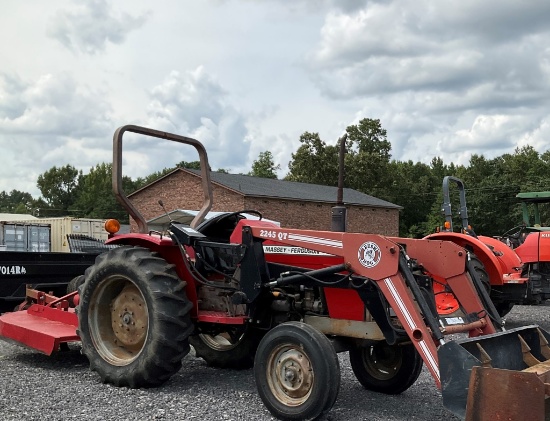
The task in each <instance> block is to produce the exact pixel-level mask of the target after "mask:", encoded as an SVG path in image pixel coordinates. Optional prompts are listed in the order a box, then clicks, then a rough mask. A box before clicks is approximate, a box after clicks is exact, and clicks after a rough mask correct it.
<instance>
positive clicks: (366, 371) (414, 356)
mask: <svg viewBox="0 0 550 421" xmlns="http://www.w3.org/2000/svg"><path fill="white" fill-rule="evenodd" d="M349 359H350V364H351V368H352V370H353V373H354V374H355V377H356V378H357V380H359V383H361V385H363V387H364V388H365V389H367V390H372V391H374V392H380V393H386V394H388V395H397V394H399V393H402V392H404V391H405V390H407V389H408V388H409V387H411V386H412V385H413V384H414V382H415V381H416V379H418V376H419V375H420V372H421V371H422V358H421V357H420V355H419V354H418V352H417V351H416V349H415V347H414V345H412V344H407V345H388V343H387V342H379V343H377V344H376V345H372V346H368V347H354V348H351V349H350V350H349Z"/></svg>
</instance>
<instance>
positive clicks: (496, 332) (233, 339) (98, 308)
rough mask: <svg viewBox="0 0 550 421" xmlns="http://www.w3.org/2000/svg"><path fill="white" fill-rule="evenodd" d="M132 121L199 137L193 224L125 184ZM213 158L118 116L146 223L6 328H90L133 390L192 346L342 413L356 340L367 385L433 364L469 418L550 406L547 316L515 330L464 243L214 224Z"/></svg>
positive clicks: (293, 399)
mask: <svg viewBox="0 0 550 421" xmlns="http://www.w3.org/2000/svg"><path fill="white" fill-rule="evenodd" d="M127 132H133V133H137V134H141V135H146V136H151V137H155V138H161V139H168V140H171V141H175V142H180V143H184V144H189V145H192V146H194V147H195V148H196V149H197V151H198V154H199V159H200V162H201V167H202V172H201V173H202V185H203V188H204V196H205V201H204V205H203V207H202V209H201V210H200V212H199V213H198V215H197V217H196V218H195V219H194V220H193V222H192V223H191V224H190V225H183V224H179V223H171V224H170V227H169V229H168V230H167V232H152V231H149V230H148V227H147V224H146V222H145V220H144V218H143V216H142V215H141V214H140V213H139V212H138V210H137V209H135V207H134V206H133V205H132V203H131V202H130V201H129V200H128V198H127V197H126V195H125V194H124V192H123V191H122V189H121V184H122V183H121V181H122V172H121V166H122V138H123V134H124V133H127ZM208 168H209V167H208V161H207V155H206V151H205V150H204V148H203V146H202V145H201V144H200V143H199V142H198V141H196V140H194V139H190V138H186V137H182V136H178V135H174V134H170V133H164V132H159V131H155V130H151V129H146V128H142V127H138V126H124V127H121V128H119V129H118V130H117V131H116V132H115V135H114V164H113V190H114V193H115V195H116V197H117V198H118V200H119V201H120V202H121V203H122V204H123V205H124V206H125V208H126V209H127V210H128V212H129V214H130V215H131V217H132V218H133V219H134V220H135V221H136V222H137V225H138V230H139V232H138V233H131V234H117V233H116V223H113V221H111V222H109V223H107V224H106V228H107V229H108V231H110V232H111V236H110V239H109V240H108V244H109V245H117V246H118V247H116V248H113V249H112V250H110V251H109V252H107V253H105V254H102V255H100V256H98V257H97V259H96V262H95V264H94V265H93V266H91V267H90V268H88V270H87V271H86V274H85V276H84V279H83V282H82V283H81V285H80V286H79V288H78V291H76V292H72V293H70V294H68V295H66V296H64V297H59V298H57V297H52V296H49V295H47V294H44V293H41V292H37V291H34V290H32V289H29V290H28V293H27V302H26V303H25V305H24V306H23V305H22V306H21V308H22V309H23V308H24V310H22V311H17V312H13V313H6V314H4V315H2V316H0V336H1V337H3V338H5V339H9V340H14V341H16V342H18V343H20V344H23V345H25V346H28V347H31V348H34V349H37V350H39V351H41V352H44V353H46V354H51V353H52V352H55V351H57V350H59V349H60V348H62V346H63V344H65V343H67V342H73V341H77V340H80V341H81V343H82V352H83V354H84V355H86V357H87V358H88V360H89V362H90V367H91V369H92V370H94V371H96V372H97V373H98V375H99V376H100V378H101V380H102V381H103V382H106V383H112V384H114V385H117V386H127V387H132V388H139V387H152V386H158V385H160V384H162V383H163V382H165V381H166V380H167V379H169V378H170V377H171V376H172V375H173V374H175V373H176V372H177V371H178V370H179V369H180V367H181V360H182V358H183V357H184V356H185V355H186V354H187V353H188V351H189V345H190V344H192V345H193V346H194V347H195V349H196V350H197V354H198V355H200V356H202V357H203V358H204V359H205V360H206V361H207V362H209V363H210V364H212V365H218V366H225V367H229V366H232V367H247V366H252V365H253V367H254V369H253V371H254V377H255V380H256V384H257V388H258V393H259V395H260V397H261V399H262V401H263V402H264V404H265V405H266V407H267V408H268V410H269V411H270V412H271V413H272V414H273V415H274V416H276V417H278V418H280V419H284V420H305V419H314V418H317V417H319V416H321V415H322V414H325V413H327V412H328V411H330V409H331V408H332V406H333V405H334V403H335V401H336V399H337V396H338V391H339V386H340V374H339V362H338V358H337V354H336V353H337V352H349V356H350V361H351V366H352V369H353V372H354V373H355V376H356V377H357V379H358V380H359V382H360V383H361V384H362V385H363V386H364V387H365V388H366V389H368V390H372V391H376V392H381V393H387V394H398V393H401V392H403V391H404V390H406V389H408V388H409V387H410V386H411V385H413V384H414V382H415V381H416V379H417V378H418V376H419V374H420V371H421V369H422V366H423V364H425V365H426V367H427V369H428V370H429V372H430V373H431V375H432V376H433V378H434V381H435V383H436V386H438V387H440V388H441V390H442V395H443V404H444V405H445V406H446V407H447V408H448V409H449V410H450V411H452V412H453V413H455V414H457V415H458V416H460V417H463V418H464V417H465V418H466V419H468V420H482V419H483V420H487V419H497V417H501V418H500V419H522V420H541V419H543V418H544V414H545V397H546V392H545V390H547V388H545V378H546V377H545V376H546V375H547V371H548V368H547V364H548V363H547V362H546V361H547V360H549V359H550V348H549V347H548V340H550V335H549V334H548V333H547V332H545V331H543V330H542V329H540V328H538V327H537V326H527V327H523V328H518V329H514V330H513V331H506V332H505V331H503V330H502V327H501V321H500V317H499V315H498V312H497V311H496V309H495V308H494V306H493V305H492V303H491V300H490V298H489V296H488V294H487V292H486V290H485V287H484V285H483V276H484V268H483V266H482V265H479V264H476V263H475V262H476V260H475V259H473V258H471V254H470V252H468V251H467V250H466V249H464V248H463V247H460V246H458V245H457V244H455V243H452V242H448V241H440V240H427V239H423V240H412V239H399V238H388V237H383V236H379V235H371V234H360V233H345V232H330V231H310V230H297V229H288V228H281V227H279V226H277V225H275V224H273V223H271V222H267V221H264V220H262V219H260V220H252V219H246V218H245V217H244V216H243V213H241V212H234V213H228V214H225V215H221V216H219V217H218V218H215V219H212V220H208V221H203V219H204V215H205V214H206V213H207V212H208V210H209V209H210V207H211V204H212V190H211V186H210V177H209V173H208ZM245 212H246V213H250V211H249V210H246V211H245ZM260 217H261V215H260ZM278 248H281V249H278ZM285 248H295V249H297V250H295V251H296V253H295V254H294V257H292V256H293V255H290V254H288V253H277V252H278V251H281V250H284V249H285ZM436 284H444V285H445V288H447V289H448V290H449V291H450V292H451V293H452V294H453V296H454V297H455V298H456V302H457V308H456V309H455V311H454V312H453V314H452V315H441V314H440V312H438V309H437V300H436V299H435V295H434V286H435V285H436ZM71 303H74V305H76V308H73V306H71ZM454 334H460V335H459V336H460V339H454V340H453V339H450V337H449V335H454ZM453 337H454V338H456V336H453ZM504 382H506V384H507V385H508V386H507V387H500V386H501V385H502V384H503V383H504Z"/></svg>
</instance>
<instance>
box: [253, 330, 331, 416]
mask: <svg viewBox="0 0 550 421" xmlns="http://www.w3.org/2000/svg"><path fill="white" fill-rule="evenodd" d="M254 378H255V380H256V387H257V389H258V394H259V395H260V398H261V399H262V401H263V403H264V404H265V406H266V407H267V409H268V410H269V411H270V412H271V413H272V414H273V415H274V416H275V417H277V418H279V419H282V420H310V419H315V418H317V417H319V416H321V415H323V414H325V413H326V412H328V411H330V409H331V408H332V406H333V405H334V402H336V398H337V397H338V392H339V390H340V364H339V362H338V356H337V355H336V352H335V351H334V348H333V346H332V344H331V342H330V341H329V340H328V338H327V337H326V336H325V335H323V334H322V333H321V332H319V331H318V330H316V329H314V328H313V327H311V326H309V325H307V324H304V323H301V322H287V323H283V324H281V325H279V326H277V327H275V328H273V329H272V330H270V331H269V332H268V333H267V334H266V335H265V336H264V338H263V339H262V340H261V342H260V345H259V347H258V351H257V353H256V357H255V359H254Z"/></svg>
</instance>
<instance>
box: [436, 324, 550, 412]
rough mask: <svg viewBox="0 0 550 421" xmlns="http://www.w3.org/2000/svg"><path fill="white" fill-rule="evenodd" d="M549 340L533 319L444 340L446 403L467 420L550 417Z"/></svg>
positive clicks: (442, 368) (440, 353)
mask: <svg viewBox="0 0 550 421" xmlns="http://www.w3.org/2000/svg"><path fill="white" fill-rule="evenodd" d="M549 341H550V334H548V333H547V332H546V331H544V330H543V329H541V328H539V327H538V326H535V325H532V326H525V327H520V328H516V329H510V330H508V331H505V332H498V333H494V334H490V335H486V336H480V337H475V338H466V339H459V340H455V341H450V342H447V343H445V344H443V345H442V346H440V347H439V350H438V357H439V369H440V374H441V392H442V395H443V405H444V406H445V407H446V408H447V409H448V410H450V411H451V412H453V413H454V414H455V415H457V416H459V417H461V418H462V419H465V420H466V421H485V420H521V421H542V420H550V408H549V407H548V404H547V403H546V402H547V401H548V399H547V398H548V397H549V396H550V347H549V346H548V342H549Z"/></svg>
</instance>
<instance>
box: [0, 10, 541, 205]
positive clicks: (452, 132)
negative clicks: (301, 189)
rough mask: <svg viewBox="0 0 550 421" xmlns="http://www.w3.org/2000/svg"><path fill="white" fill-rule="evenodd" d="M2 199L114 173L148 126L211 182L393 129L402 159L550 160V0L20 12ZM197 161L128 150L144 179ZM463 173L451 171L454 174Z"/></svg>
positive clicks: (132, 171) (284, 168)
mask: <svg viewBox="0 0 550 421" xmlns="http://www.w3.org/2000/svg"><path fill="white" fill-rule="evenodd" d="M0 63H1V64H0V148H1V149H0V151H1V155H0V156H1V163H2V165H0V191H2V190H4V191H6V192H10V191H11V190H13V189H16V190H20V191H24V192H28V193H31V194H32V195H33V197H35V198H37V197H39V196H40V191H39V189H38V188H37V185H36V181H37V179H38V176H39V175H40V174H42V173H44V172H45V171H47V170H49V169H50V168H52V167H53V166H57V167H62V166H65V165H67V164H69V165H72V166H74V167H75V168H77V169H79V170H82V171H83V173H84V174H86V173H88V172H89V170H90V168H92V167H94V166H95V165H97V164H99V163H102V162H107V163H110V162H112V145H113V140H112V138H113V133H114V131H115V130H116V129H117V128H118V127H120V126H123V125H126V124H137V125H140V126H145V127H150V128H153V129H157V130H162V131H167V132H170V133H175V134H179V135H183V136H188V137H192V138H195V139H198V140H199V141H201V142H202V143H203V144H204V145H205V147H206V149H207V152H208V156H209V160H210V165H211V167H212V169H214V170H215V169H218V168H223V169H226V170H228V171H230V172H232V173H247V172H249V171H250V170H251V168H252V163H253V161H254V160H255V159H257V158H258V156H259V154H260V153H261V152H265V151H270V152H271V153H272V155H273V157H274V161H275V164H278V165H280V167H281V169H280V171H279V173H278V175H279V177H284V176H285V175H286V174H287V172H288V163H289V161H290V160H291V159H292V157H291V154H292V153H293V152H295V151H296V150H297V149H298V147H299V146H300V142H299V138H300V135H301V134H302V133H304V132H306V131H308V132H317V133H319V135H320V137H321V139H322V140H324V141H325V142H326V143H327V144H335V143H336V142H337V139H338V138H339V137H340V136H341V135H342V133H343V132H344V131H345V128H346V127H347V126H349V125H351V124H356V123H357V122H358V121H359V120H361V119H363V118H372V119H380V123H381V125H382V127H383V128H384V129H386V130H387V136H388V140H389V141H390V143H391V145H392V151H391V154H392V159H396V160H400V161H407V160H412V161H413V162H423V163H426V164H429V163H430V161H431V160H432V159H433V158H434V157H440V158H441V159H442V160H443V161H444V162H445V163H447V164H449V163H451V162H453V163H455V164H463V165H467V164H468V162H469V158H470V156H471V155H472V154H478V155H484V156H485V157H486V158H488V159H490V158H494V157H496V156H500V155H502V154H505V153H513V152H514V150H515V149H516V148H517V147H522V146H526V145H530V146H532V147H534V148H535V149H536V150H537V151H539V152H544V151H546V150H548V149H550V2H549V1H546V0H537V1H535V0H525V1H519V0H515V1H510V0H485V1H479V0H462V1H460V2H458V1H449V0H438V1H433V0H417V1H414V2H411V1H408V0H387V1H385V0H374V1H361V0H340V1H338V0H317V1H308V0H292V1H290V0H263V1H252V0H227V1H225V0H202V1H196V0H194V1H191V0H157V1H155V2H152V1H146V0H131V1H130V0H118V1H109V0H81V1H74V0H73V1H69V0H52V1H49V2H44V1H41V0H25V1H19V0H4V1H3V2H2V13H1V14H0ZM195 160H197V156H196V153H195V152H194V150H193V149H192V148H189V147H185V146H183V145H180V144H175V143H173V142H168V141H166V140H159V139H147V138H143V137H139V136H127V137H125V138H124V141H123V173H124V174H125V175H128V176H130V177H132V178H136V177H144V176H147V175H149V174H151V173H153V172H155V171H159V170H162V169H164V168H167V167H173V166H175V164H177V163H179V162H181V161H195ZM450 175H452V174H450Z"/></svg>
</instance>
